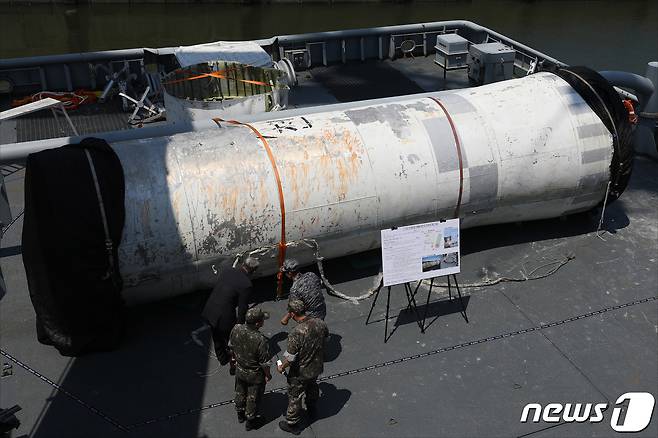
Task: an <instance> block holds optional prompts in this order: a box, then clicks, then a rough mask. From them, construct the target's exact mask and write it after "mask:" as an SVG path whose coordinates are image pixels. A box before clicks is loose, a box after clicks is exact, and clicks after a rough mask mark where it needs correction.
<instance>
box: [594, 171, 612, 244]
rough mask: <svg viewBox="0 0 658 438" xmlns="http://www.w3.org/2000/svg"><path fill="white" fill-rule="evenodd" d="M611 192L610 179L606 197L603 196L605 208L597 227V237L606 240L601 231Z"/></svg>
mask: <svg viewBox="0 0 658 438" xmlns="http://www.w3.org/2000/svg"><path fill="white" fill-rule="evenodd" d="M609 192H610V181H608V187H607V188H606V189H605V198H603V209H602V210H601V218H600V219H599V226H598V228H597V229H596V237H598V238H599V239H601V240H603V241H604V242H605V239H604V238H603V237H601V234H600V231H601V226H602V225H603V218H604V216H605V206H606V204H607V203H608V193H609Z"/></svg>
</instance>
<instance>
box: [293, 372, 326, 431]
mask: <svg viewBox="0 0 658 438" xmlns="http://www.w3.org/2000/svg"><path fill="white" fill-rule="evenodd" d="M304 394H306V406H307V407H310V406H313V405H314V404H315V402H316V401H317V400H318V398H320V387H319V386H318V382H317V378H315V377H314V378H312V379H307V380H304V379H300V378H298V377H288V410H287V411H286V421H287V422H288V424H297V423H299V422H300V421H301V419H302V413H303V412H302V411H303V409H302V397H303V396H304Z"/></svg>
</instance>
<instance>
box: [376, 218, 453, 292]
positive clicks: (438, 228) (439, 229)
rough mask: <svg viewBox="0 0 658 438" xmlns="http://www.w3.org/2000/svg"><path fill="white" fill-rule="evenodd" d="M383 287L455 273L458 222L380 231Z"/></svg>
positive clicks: (449, 221) (434, 223)
mask: <svg viewBox="0 0 658 438" xmlns="http://www.w3.org/2000/svg"><path fill="white" fill-rule="evenodd" d="M381 237H382V269H383V271H384V286H392V285H394V284H401V283H406V282H408V281H416V280H422V279H425V278H432V277H439V276H441V275H449V274H456V273H458V272H459V263H460V256H459V238H460V237H459V219H450V220H447V221H443V222H428V223H425V224H418V225H409V226H406V227H399V228H395V229H386V230H381Z"/></svg>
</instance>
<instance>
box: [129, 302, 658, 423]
mask: <svg viewBox="0 0 658 438" xmlns="http://www.w3.org/2000/svg"><path fill="white" fill-rule="evenodd" d="M657 299H658V297H657V296H651V297H646V298H641V299H638V300H635V301H631V302H628V303H624V304H618V305H616V306H610V307H606V308H603V309H599V310H595V311H592V312H588V313H583V314H581V315H577V316H572V317H570V318H566V319H563V320H560V321H554V322H550V323H546V324H539V325H536V326H534V327H528V328H525V329H521V330H516V331H513V332H507V333H501V334H498V335H494V336H489V337H486V338H480V339H477V340H474V341H468V342H462V343H460V344H455V345H450V346H448V347H442V348H438V349H436V350H431V351H426V352H423V353H418V354H414V355H411V356H405V357H400V358H397V359H392V360H388V361H385V362H380V363H377V364H372V365H367V366H364V367H360V368H354V369H352V370H348V371H341V372H339V373H335V374H331V375H328V376H324V377H320V378H319V379H318V382H326V381H328V380H334V379H338V378H340V377H345V376H351V375H354V374H359V373H363V372H366V371H372V370H376V369H379V368H384V367H388V366H391V365H397V364H400V363H404V362H408V361H412V360H417V359H422V358H425V357H429V356H434V355H436V354H440V353H445V352H448V351H453V350H458V349H461V348H465V347H471V346H473V345H479V344H484V343H487V342H493V341H497V340H500V339H506V338H511V337H514V336H518V335H524V334H527V333H532V332H535V331H538V330H544V329H548V328H552V327H557V326H560V325H564V324H568V323H570V322H574V321H579V320H581V319H584V318H591V317H593V316H597V315H601V314H604V313H608V312H611V311H614V310H619V309H623V308H626V307H630V306H635V305H638V304H644V303H647V302H649V301H655V300H657ZM286 389H287V388H286V387H279V388H274V389H271V390H269V391H266V392H265V394H272V393H280V392H285V391H286ZM233 402H234V399H231V400H224V401H221V402H218V403H212V404H209V405H206V406H202V407H200V408H193V409H188V410H186V411H180V412H176V413H173V414H170V415H165V416H162V417H157V418H152V419H149V420H146V421H142V422H139V423H134V424H131V425H129V426H127V427H128V429H129V430H133V429H136V428H139V427H144V426H148V425H150V424H153V423H157V422H160V421H167V420H172V419H174V418H178V417H181V416H183V415H188V414H196V413H199V412H202V411H205V410H207V409H212V408H216V407H220V406H226V405H229V404H232V403H233Z"/></svg>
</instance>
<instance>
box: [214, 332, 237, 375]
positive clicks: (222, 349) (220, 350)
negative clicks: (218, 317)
mask: <svg viewBox="0 0 658 438" xmlns="http://www.w3.org/2000/svg"><path fill="white" fill-rule="evenodd" d="M232 328H233V327H230V328H227V327H222V324H218V325H217V326H215V327H212V342H213V345H214V346H215V355H216V356H217V360H219V363H220V364H221V365H226V364H227V363H228V362H229V360H230V359H231V350H230V349H229V348H228V339H229V336H230V335H231V330H232Z"/></svg>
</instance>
